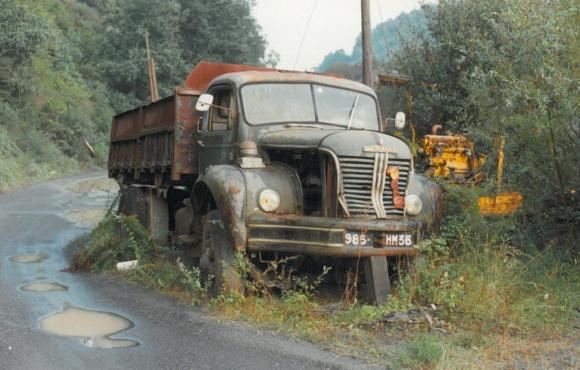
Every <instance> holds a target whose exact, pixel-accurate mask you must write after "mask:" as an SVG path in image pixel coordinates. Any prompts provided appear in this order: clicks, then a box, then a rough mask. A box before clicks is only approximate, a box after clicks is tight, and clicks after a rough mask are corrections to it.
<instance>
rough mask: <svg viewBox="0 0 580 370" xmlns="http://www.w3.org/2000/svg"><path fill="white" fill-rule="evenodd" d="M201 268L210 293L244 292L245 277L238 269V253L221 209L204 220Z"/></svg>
mask: <svg viewBox="0 0 580 370" xmlns="http://www.w3.org/2000/svg"><path fill="white" fill-rule="evenodd" d="M199 265H200V269H201V271H202V273H203V275H204V276H205V278H206V282H208V283H209V289H208V290H209V293H210V295H214V296H215V295H218V294H220V293H238V294H242V295H243V294H244V279H243V278H242V276H240V273H239V272H238V270H237V269H236V253H235V252H234V248H233V243H232V241H231V237H230V236H229V234H228V231H227V229H226V227H225V226H224V223H223V221H222V217H221V215H220V213H219V211H217V210H214V211H210V212H209V213H208V214H207V215H206V217H205V218H204V220H203V232H202V241H201V258H200V263H199Z"/></svg>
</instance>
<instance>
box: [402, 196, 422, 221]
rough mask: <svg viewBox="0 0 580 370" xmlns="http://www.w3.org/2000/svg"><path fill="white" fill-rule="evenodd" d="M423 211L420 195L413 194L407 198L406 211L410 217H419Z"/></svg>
mask: <svg viewBox="0 0 580 370" xmlns="http://www.w3.org/2000/svg"><path fill="white" fill-rule="evenodd" d="M421 209H423V202H422V201H421V198H419V196H418V195H415V194H411V195H407V196H406V197H405V211H406V212H407V214H408V215H409V216H417V215H418V214H419V213H420V212H421Z"/></svg>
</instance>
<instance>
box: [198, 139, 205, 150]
mask: <svg viewBox="0 0 580 370" xmlns="http://www.w3.org/2000/svg"><path fill="white" fill-rule="evenodd" d="M197 144H198V145H199V146H200V147H202V148H205V144H204V143H203V141H201V140H198V141H197Z"/></svg>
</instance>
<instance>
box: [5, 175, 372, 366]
mask: <svg viewBox="0 0 580 370" xmlns="http://www.w3.org/2000/svg"><path fill="white" fill-rule="evenodd" d="M104 176H105V175H104V174H103V173H92V174H87V175H82V176H76V177H71V178H67V179H63V180H57V181H52V182H47V183H43V184H37V185H34V186H30V187H27V188H21V189H18V190H15V191H13V192H10V193H5V194H0V369H26V370H35V369H43V370H51V369H55V370H56V369H58V370H65V369H139V370H145V369H355V368H356V369H358V368H366V366H365V365H364V364H363V363H362V362H359V361H357V360H354V359H351V358H345V357H339V356H337V355H335V354H332V353H329V352H327V351H324V350H323V349H321V348H320V347H318V346H315V345H313V344H311V343H308V342H301V341H296V340H293V339H289V338H286V337H283V336H278V335H274V334H272V333H269V332H265V331H260V330H257V329H254V328H252V327H249V326H247V325H245V324H239V323H229V322H226V323H219V322H217V321H216V320H215V318H212V317H211V316H209V315H207V314H204V313H202V312H200V311H199V310H197V309H194V308H192V307H190V306H188V305H186V304H183V303H180V302H177V301H175V300H174V299H171V298H167V297H163V296H161V295H159V294H156V293H155V292H152V291H150V290H148V289H145V288H143V287H140V286H137V285H134V284H129V283H126V282H124V281H121V280H118V279H113V278H107V277H103V276H97V275H91V274H71V273H68V272H63V271H62V270H63V269H65V268H67V267H68V261H67V257H66V256H65V246H66V245H67V244H68V243H69V242H70V241H72V240H74V239H75V238H77V237H79V236H81V235H83V234H86V233H87V232H89V231H90V230H91V228H92V227H94V225H95V222H96V221H97V220H98V219H99V217H101V216H102V215H103V214H104V212H105V210H106V208H107V205H108V204H109V203H110V202H111V201H112V200H113V198H114V196H115V192H116V190H115V187H114V186H111V184H110V183H109V184H108V183H106V182H105V181H103V179H104Z"/></svg>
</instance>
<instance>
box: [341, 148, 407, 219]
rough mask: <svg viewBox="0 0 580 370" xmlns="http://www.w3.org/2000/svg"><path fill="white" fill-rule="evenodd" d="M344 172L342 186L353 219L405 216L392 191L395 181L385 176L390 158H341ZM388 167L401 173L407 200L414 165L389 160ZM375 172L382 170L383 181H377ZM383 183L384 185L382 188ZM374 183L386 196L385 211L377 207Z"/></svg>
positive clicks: (395, 159) (401, 187)
mask: <svg viewBox="0 0 580 370" xmlns="http://www.w3.org/2000/svg"><path fill="white" fill-rule="evenodd" d="M338 159H339V162H340V168H341V172H342V184H343V189H344V196H345V198H346V199H345V200H346V204H347V206H348V210H349V213H350V215H351V217H364V216H366V217H379V218H382V217H384V216H402V215H403V210H402V209H397V208H395V206H394V204H393V190H392V189H391V178H390V176H388V175H387V174H386V173H385V170H386V167H387V163H385V160H386V159H387V157H386V155H383V156H382V157H381V154H377V155H375V157H374V158H369V157H347V156H339V157H338ZM388 166H389V167H392V166H397V167H399V169H400V175H399V193H400V194H401V195H402V196H405V190H406V189H407V184H408V180H409V172H410V169H411V161H410V160H409V159H398V158H388ZM375 168H378V169H380V170H381V171H380V173H381V174H382V176H383V178H382V179H380V178H379V179H378V180H377V179H373V177H374V171H375ZM381 181H384V182H383V183H382V184H381V183H380V182H381ZM373 182H375V187H376V188H379V189H380V188H381V187H382V186H381V185H383V186H384V190H383V194H382V204H378V207H380V206H381V205H382V207H383V209H379V211H377V210H376V207H375V205H374V204H373V195H372V193H373ZM381 211H382V212H383V213H382V214H381Z"/></svg>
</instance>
